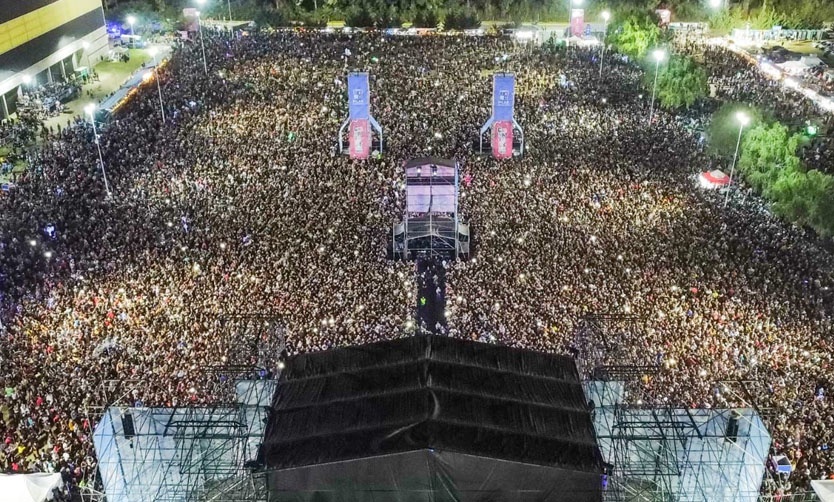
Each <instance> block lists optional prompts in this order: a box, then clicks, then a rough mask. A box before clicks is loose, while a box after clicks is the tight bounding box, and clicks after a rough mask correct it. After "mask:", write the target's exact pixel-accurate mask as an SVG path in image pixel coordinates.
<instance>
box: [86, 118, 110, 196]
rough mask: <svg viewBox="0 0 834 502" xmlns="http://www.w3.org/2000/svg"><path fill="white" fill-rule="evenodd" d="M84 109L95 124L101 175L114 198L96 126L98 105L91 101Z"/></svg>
mask: <svg viewBox="0 0 834 502" xmlns="http://www.w3.org/2000/svg"><path fill="white" fill-rule="evenodd" d="M84 111H85V112H87V115H89V116H90V122H92V124H93V139H94V141H95V142H96V148H97V149H98V161H99V164H100V165H101V176H102V177H103V178H104V190H105V191H106V192H107V198H108V199H110V198H112V197H111V195H110V185H108V184H107V173H106V172H105V171H104V157H103V156H102V155H101V144H99V141H98V129H97V128H96V115H95V114H96V105H94V104H93V103H90V104H89V105H87V106H85V107H84Z"/></svg>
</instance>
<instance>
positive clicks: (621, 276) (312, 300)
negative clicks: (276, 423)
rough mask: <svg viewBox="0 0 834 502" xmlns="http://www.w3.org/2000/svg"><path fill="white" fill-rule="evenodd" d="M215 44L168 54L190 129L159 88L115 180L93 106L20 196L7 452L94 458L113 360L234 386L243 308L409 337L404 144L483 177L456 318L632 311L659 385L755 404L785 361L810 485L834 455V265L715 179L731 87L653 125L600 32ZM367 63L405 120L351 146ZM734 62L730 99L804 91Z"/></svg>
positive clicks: (13, 217) (0, 345)
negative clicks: (714, 142) (515, 153)
mask: <svg viewBox="0 0 834 502" xmlns="http://www.w3.org/2000/svg"><path fill="white" fill-rule="evenodd" d="M345 49H349V51H350V54H351V55H350V56H347V57H346V56H345V54H346V52H345ZM205 50H206V56H207V67H208V74H207V75H206V74H204V72H203V62H202V59H201V57H202V56H201V51H200V48H199V45H198V46H196V47H192V46H184V47H181V48H178V49H176V50H175V52H174V54H173V56H172V60H171V62H170V64H169V65H167V66H166V68H165V70H164V72H163V75H162V96H163V99H164V101H165V106H166V108H165V109H166V111H167V113H168V116H167V117H166V119H167V120H166V122H165V123H163V122H162V120H161V117H160V115H159V111H158V110H159V106H158V95H157V93H156V89H155V88H153V87H148V88H147V89H145V90H144V92H142V93H139V95H137V96H136V97H135V98H134V100H133V101H132V102H131V103H129V104H128V105H127V106H125V107H124V110H123V112H122V113H121V115H119V116H118V117H117V120H116V121H114V122H113V123H112V124H111V125H110V126H109V127H108V128H107V130H106V131H105V132H104V135H103V137H102V139H101V147H102V151H103V157H104V164H105V167H106V169H107V176H108V181H109V184H110V187H111V189H112V191H113V197H112V199H108V198H107V197H106V195H105V191H104V183H103V180H102V177H101V170H100V169H99V167H98V156H97V152H96V147H95V145H94V144H93V143H92V141H91V139H92V137H91V136H92V133H91V130H90V129H89V128H88V127H87V126H86V125H85V124H84V123H83V122H82V121H80V120H79V121H78V123H77V124H76V125H75V127H73V128H70V129H66V130H64V131H63V132H62V133H61V134H60V136H58V135H55V136H53V137H51V138H50V141H47V142H44V146H43V148H42V150H41V151H40V152H39V153H38V155H37V159H35V160H36V161H35V162H34V165H36V166H37V169H35V170H34V174H32V176H31V177H30V179H29V180H28V181H25V182H24V183H22V184H21V186H20V187H19V189H18V190H17V191H15V192H13V193H12V194H10V195H9V196H5V197H4V198H3V199H2V202H0V213H2V214H3V217H2V218H0V236H2V239H0V240H2V249H0V270H2V283H0V284H1V285H2V294H3V297H2V298H3V307H4V316H3V326H4V333H3V336H2V340H0V353H2V361H3V363H2V365H0V377H1V378H0V380H2V383H3V385H4V387H6V393H5V397H4V398H3V400H2V402H0V412H2V417H3V420H2V425H0V428H2V433H3V438H4V446H3V447H2V451H0V465H1V466H2V468H3V469H5V470H10V471H29V470H63V471H64V472H65V473H66V475H67V479H71V480H73V482H76V483H78V482H83V480H85V479H88V478H90V473H91V472H92V470H93V469H95V465H96V464H95V458H94V453H93V451H92V447H91V442H90V440H89V437H90V433H89V431H90V427H91V425H92V421H94V420H95V412H94V410H95V409H96V407H100V406H105V405H107V404H111V403H109V402H106V397H105V393H104V391H103V390H102V389H103V386H102V382H104V381H108V380H116V379H132V380H140V381H142V382H143V385H142V386H141V387H140V389H141V390H136V391H135V392H133V393H130V394H129V395H128V396H126V400H127V401H128V404H136V403H139V402H141V403H142V404H144V405H173V404H177V403H184V402H193V403H205V402H210V401H212V400H213V399H214V396H212V395H211V394H210V393H209V392H208V391H207V389H208V388H209V385H207V381H206V376H205V372H204V371H203V368H204V367H206V366H208V365H213V364H220V363H221V362H222V361H224V360H225V359H224V358H228V357H230V356H231V355H232V354H231V351H232V350H233V347H235V337H236V334H234V333H231V332H230V331H229V330H228V329H227V325H225V324H224V323H222V322H220V320H221V318H223V316H227V315H230V314H236V313H259V312H265V313H269V312H275V313H277V314H279V315H280V316H282V318H283V319H284V320H285V322H286V327H287V332H288V338H287V343H288V350H289V352H291V353H299V352H305V351H319V350H324V349H327V348H330V347H335V346H342V345H349V344H358V343H364V342H372V341H381V340H387V339H390V338H396V337H401V336H404V335H406V334H410V333H411V331H413V329H416V327H410V321H411V320H412V319H413V318H414V315H415V308H416V305H417V301H418V297H417V295H418V292H417V290H418V285H417V283H416V280H415V274H414V270H413V264H409V263H404V262H391V261H388V260H387V259H386V239H387V236H388V235H389V234H390V228H391V224H392V223H393V222H394V221H396V220H397V218H399V217H400V216H401V214H402V204H403V200H402V193H401V191H400V187H401V181H402V166H403V162H405V161H407V160H408V159H411V158H415V157H419V156H427V155H438V156H442V157H443V158H453V159H456V160H458V161H459V162H460V164H461V168H462V170H463V172H464V174H466V175H468V176H469V179H470V180H471V181H470V183H469V184H468V185H466V186H465V187H464V189H463V192H464V193H463V195H462V199H461V200H462V207H461V212H462V213H463V214H464V215H466V217H467V219H468V220H469V221H470V222H471V223H472V225H473V228H475V229H476V232H477V233H478V235H479V236H480V237H479V245H478V254H477V256H476V257H475V258H474V259H472V260H470V261H468V262H462V263H451V262H450V263H448V267H447V270H446V273H445V280H446V286H447V288H446V297H445V298H446V308H445V310H447V311H448V313H449V315H448V316H447V317H446V327H445V330H446V332H447V333H448V334H449V335H451V336H454V337H461V338H468V339H494V340H495V341H496V342H498V343H501V344H506V345H510V346H516V347H526V348H532V349H537V350H542V351H546V352H552V353H567V352H568V348H569V344H570V341H571V339H572V336H573V334H574V332H575V330H576V329H577V327H578V326H580V325H581V322H582V319H583V318H584V317H585V316H586V315H588V314H593V313H607V312H624V313H632V314H634V315H636V316H639V318H640V319H641V320H642V324H641V326H643V327H642V328H641V329H640V330H637V331H626V332H622V333H619V334H618V338H617V342H618V343H619V344H621V346H623V347H625V348H626V350H627V352H628V354H629V355H630V359H632V361H630V362H631V363H633V364H660V365H662V366H663V368H664V369H663V371H662V372H661V373H660V374H659V375H658V376H657V377H656V378H654V379H651V380H648V381H646V382H645V386H646V389H647V392H648V393H649V394H650V395H653V396H654V397H655V399H658V400H665V399H671V400H674V401H676V402H678V403H680V404H682V405H685V406H695V407H706V406H713V407H715V406H721V407H728V406H733V405H736V404H740V403H734V402H728V400H727V397H726V396H725V395H724V394H722V393H721V392H720V389H719V387H718V386H717V384H716V382H717V381H719V380H722V379H748V380H752V381H756V382H759V383H760V385H761V389H762V392H760V393H759V394H758V395H757V396H756V397H757V399H759V400H760V403H759V405H760V406H761V407H763V408H771V409H773V410H775V412H774V413H773V415H772V416H771V417H770V422H769V425H770V427H771V430H772V433H773V436H774V439H775V443H774V451H775V452H779V453H784V454H787V455H788V456H789V457H790V458H791V459H792V460H793V461H794V462H795V464H796V472H795V474H794V477H793V482H794V483H795V485H797V486H803V485H805V484H806V483H807V481H808V480H809V479H813V478H820V477H827V476H829V475H831V474H832V473H834V465H832V459H831V455H830V454H829V451H832V450H831V449H830V448H828V445H829V444H830V443H831V441H832V439H834V438H833V437H832V434H834V432H832V431H834V413H831V405H830V400H829V399H828V396H827V392H828V389H829V387H830V385H831V383H832V382H831V380H832V376H834V369H832V366H831V358H832V355H831V340H830V337H831V333H832V329H831V328H832V321H831V319H832V318H831V316H832V295H831V291H830V289H829V288H830V287H831V286H832V271H834V266H833V265H834V261H833V260H832V256H831V253H830V252H829V251H826V250H825V249H824V247H823V246H822V244H821V242H820V241H819V240H817V238H816V237H814V236H812V235H808V234H807V233H806V232H804V231H802V230H801V229H797V228H794V227H792V226H790V225H787V224H785V223H783V222H781V221H779V220H778V219H776V218H774V217H773V216H771V215H770V213H769V211H768V208H767V206H766V204H764V203H763V202H762V201H761V200H760V199H758V198H756V197H747V198H746V199H743V200H742V198H741V197H738V198H735V197H733V198H732V199H731V202H730V204H729V206H728V207H726V208H724V207H722V203H723V199H722V198H721V197H720V196H718V195H716V194H714V193H710V192H703V191H701V190H700V189H699V188H698V187H697V185H696V181H695V179H694V177H693V174H695V173H697V172H700V171H702V170H704V169H705V168H707V167H709V166H712V167H717V166H718V165H723V164H724V163H725V162H726V161H725V160H722V159H717V158H712V157H710V156H709V155H708V154H707V153H706V152H705V150H704V147H703V145H702V144H701V142H700V141H699V137H698V135H697V133H694V132H692V131H693V128H692V127H691V125H692V124H693V123H694V124H695V125H696V126H698V125H703V121H704V120H705V117H706V116H707V115H706V114H705V113H706V111H708V110H709V109H711V107H714V103H705V104H704V105H703V106H699V107H696V108H695V109H693V110H690V111H689V112H687V116H686V117H681V116H677V115H675V114H673V113H669V112H667V111H664V110H661V111H660V112H659V113H658V115H657V117H656V122H655V123H653V124H651V125H649V124H647V120H646V119H647V114H648V109H649V103H648V96H647V93H646V92H645V91H644V89H643V88H642V87H641V77H642V75H641V70H640V69H639V68H638V67H637V66H635V65H634V64H632V63H628V62H626V61H624V60H623V59H622V58H619V57H617V56H616V55H612V56H611V57H610V59H607V60H606V61H607V62H606V66H605V70H604V72H603V74H602V76H601V77H600V76H599V64H598V63H599V61H598V50H597V49H582V48H571V49H570V50H569V51H568V52H567V53H565V52H558V51H552V50H533V51H523V52H519V51H518V50H517V48H516V47H515V46H514V44H513V42H512V41H511V40H507V39H499V38H491V37H427V38H422V37H401V38H389V37H385V36H380V35H377V34H355V35H353V36H348V35H345V34H321V33H293V32H279V33H272V34H257V33H253V34H252V35H251V36H248V37H241V38H239V39H234V40H228V39H227V38H225V36H220V35H211V34H207V40H206V47H205ZM704 50H705V49H704ZM505 56H506V57H505ZM711 57H712V58H713V59H712V60H713V61H719V62H720V64H721V65H722V67H723V68H724V69H725V70H726V69H727V68H737V69H738V71H739V72H743V71H745V70H744V68H745V66H744V65H745V63H744V62H742V61H739V60H737V59H736V57H735V56H734V55H732V54H729V53H723V52H722V53H717V54H712V55H711ZM354 69H356V70H367V71H369V72H370V74H371V76H372V77H371V79H372V80H371V89H372V94H373V96H374V98H373V102H372V108H373V111H374V114H375V116H376V119H377V120H378V121H379V122H380V124H382V126H383V127H384V128H385V130H386V148H385V151H384V153H383V155H382V156H381V157H380V158H374V159H371V160H368V161H351V160H350V159H348V158H347V157H346V156H342V155H339V154H338V153H336V151H335V148H336V147H335V143H336V142H335V137H336V136H335V135H336V131H337V130H338V128H339V125H340V124H341V121H342V120H343V119H344V117H345V115H346V112H347V110H346V98H345V86H344V79H345V74H346V71H347V70H354ZM484 71H486V72H491V71H509V72H514V73H515V74H516V76H517V81H518V89H517V94H516V110H517V114H516V115H517V119H518V121H519V122H520V123H521V124H523V126H524V127H525V130H526V133H527V138H526V140H527V145H528V148H527V152H526V154H525V156H524V157H523V158H517V159H513V160H509V161H503V162H497V161H495V160H491V159H489V158H485V157H479V156H476V155H474V154H473V151H472V144H473V142H474V141H475V140H476V137H477V132H476V131H477V128H478V127H479V126H480V124H482V123H483V122H484V121H485V120H486V118H487V117H488V116H489V109H490V81H489V78H488V77H484V76H482V75H483V73H482V72H484ZM724 74H725V73H722V74H721V75H717V76H713V77H711V78H712V80H713V83H715V84H716V85H717V86H718V96H719V98H721V97H723V96H730V95H735V96H739V95H743V96H745V97H746V98H747V99H746V100H748V101H754V102H756V103H758V102H761V104H762V105H763V106H771V105H774V103H777V102H779V100H784V101H785V102H786V103H788V104H786V105H784V106H791V105H790V103H791V102H790V100H791V99H792V97H791V96H789V95H780V96H777V98H774V96H773V92H774V91H773V89H772V87H771V86H769V85H768V84H767V83H766V82H765V81H763V80H759V79H758V77H756V76H755V75H752V74H751V75H749V76H748V77H747V78H746V79H744V80H739V79H735V78H729V77H723V76H722V75H724ZM726 74H729V73H726ZM774 106H775V105H774ZM693 121H694V122H693ZM696 129H697V127H696ZM47 226H52V227H54V229H55V232H54V234H52V233H47V232H45V230H44V229H45V228H46V227H47Z"/></svg>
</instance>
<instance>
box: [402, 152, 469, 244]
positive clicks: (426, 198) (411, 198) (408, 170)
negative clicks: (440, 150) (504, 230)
mask: <svg viewBox="0 0 834 502" xmlns="http://www.w3.org/2000/svg"><path fill="white" fill-rule="evenodd" d="M459 182H460V174H459V166H458V164H457V162H455V161H454V160H444V159H437V158H432V157H424V158H420V159H414V160H411V161H409V162H407V163H406V164H405V197H406V207H405V214H404V215H403V220H402V222H400V223H397V224H395V225H393V227H392V228H391V244H390V245H389V255H390V257H391V258H393V259H401V260H414V259H418V258H428V259H434V258H440V259H442V260H456V259H458V258H459V257H460V258H464V259H466V258H469V256H470V252H471V244H472V243H471V239H470V230H469V225H468V224H466V223H463V222H461V218H460V214H459V211H458V191H459Z"/></svg>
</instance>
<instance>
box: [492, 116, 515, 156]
mask: <svg viewBox="0 0 834 502" xmlns="http://www.w3.org/2000/svg"><path fill="white" fill-rule="evenodd" d="M492 156H493V157H495V158H496V159H509V158H512V156H513V123H512V122H511V121H508V120H498V121H496V122H494V123H493V124H492Z"/></svg>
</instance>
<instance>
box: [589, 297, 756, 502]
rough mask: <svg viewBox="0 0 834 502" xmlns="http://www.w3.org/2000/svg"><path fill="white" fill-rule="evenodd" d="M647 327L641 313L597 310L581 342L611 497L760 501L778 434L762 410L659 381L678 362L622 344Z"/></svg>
mask: <svg viewBox="0 0 834 502" xmlns="http://www.w3.org/2000/svg"><path fill="white" fill-rule="evenodd" d="M645 329H646V326H645V320H644V319H642V318H640V317H638V316H633V315H622V314H600V315H591V316H588V317H586V318H585V319H584V322H583V323H582V325H581V326H580V328H579V329H578V330H577V333H576V338H575V341H574V347H573V350H574V352H575V355H577V363H578V364H577V366H578V368H579V369H580V374H581V376H582V378H583V380H584V387H585V392H586V395H587V397H588V400H589V401H592V402H593V409H594V411H593V414H594V427H595V429H596V434H597V439H598V442H599V445H600V450H601V452H602V455H603V460H604V461H605V463H606V466H607V476H606V479H605V481H604V486H605V491H604V496H605V500H607V501H617V502H625V501H629V502H631V501H646V502H649V501H652V502H653V501H681V502H685V501H705V500H706V501H709V500H721V501H739V502H740V501H751V502H752V501H755V500H758V499H759V494H760V488H761V484H762V481H763V479H764V477H765V475H766V470H765V462H766V460H767V458H768V453H769V449H770V442H771V438H770V434H769V433H768V431H767V428H766V427H765V424H764V422H763V421H762V418H761V417H760V416H759V413H758V411H757V409H756V408H755V407H754V406H747V407H738V408H731V409H730V408H728V409H707V408H697V409H696V408H684V407H682V406H679V405H677V403H675V396H669V395H663V393H662V391H661V390H660V389H659V388H660V387H661V385H652V383H657V382H662V381H663V379H664V378H665V374H667V373H668V372H670V371H674V365H673V364H670V361H668V360H661V359H659V358H656V357H655V356H652V355H651V354H647V353H645V352H644V353H643V354H639V355H636V356H633V355H631V353H630V352H628V351H626V350H625V347H623V346H622V345H620V344H619V343H618V340H620V339H621V337H622V336H628V337H630V338H631V339H634V337H638V338H639V337H641V336H644V334H645ZM635 357H636V358H637V359H635Z"/></svg>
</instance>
